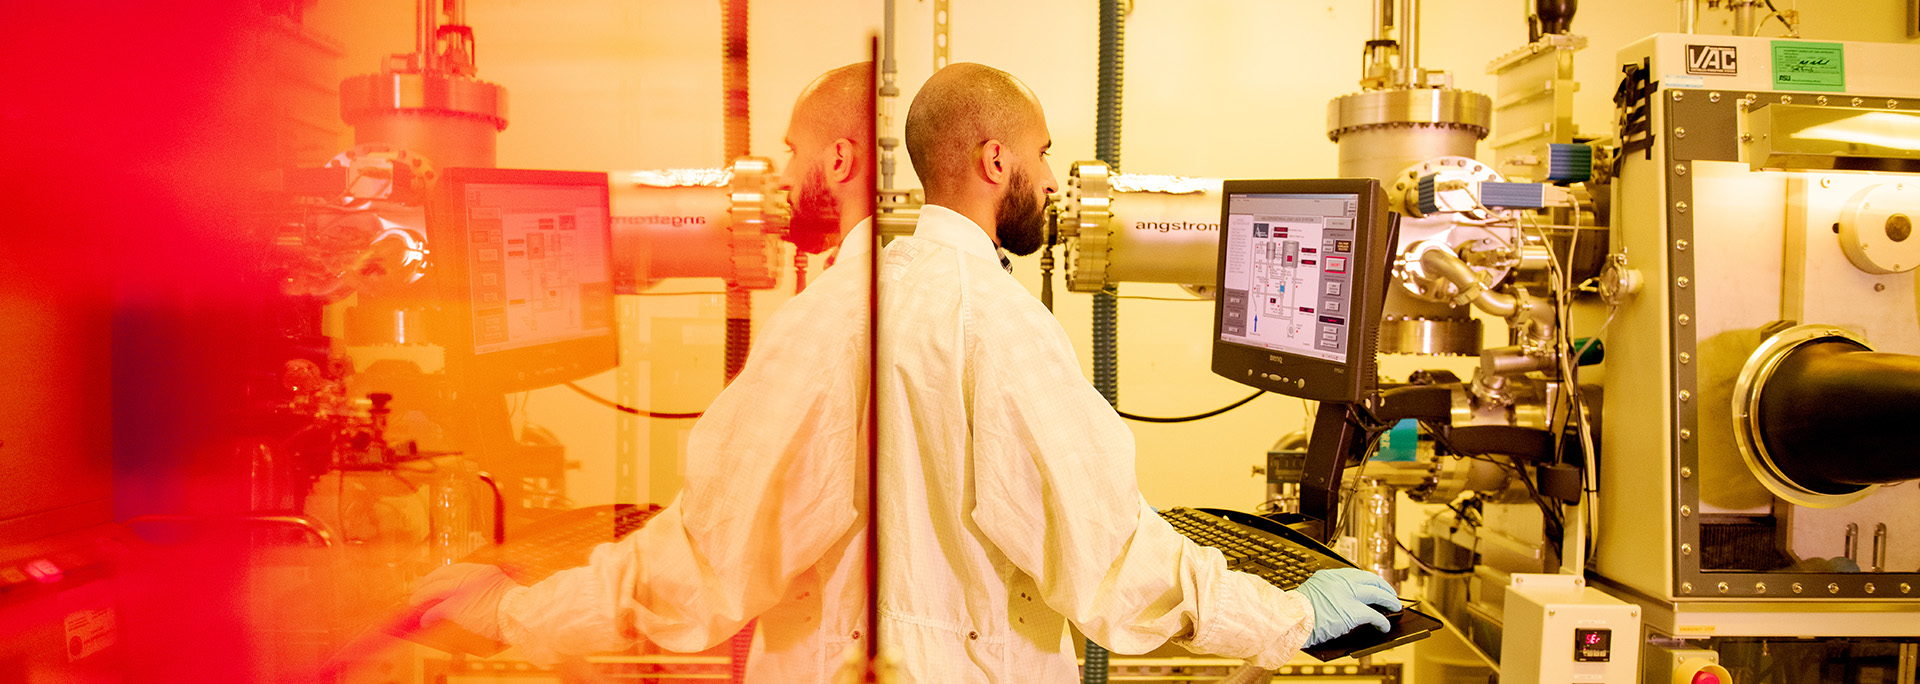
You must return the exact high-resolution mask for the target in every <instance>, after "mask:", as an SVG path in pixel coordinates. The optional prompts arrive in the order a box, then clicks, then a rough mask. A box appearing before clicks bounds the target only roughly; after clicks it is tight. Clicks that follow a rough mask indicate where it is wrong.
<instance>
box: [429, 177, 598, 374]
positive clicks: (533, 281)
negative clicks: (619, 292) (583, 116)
mask: <svg viewBox="0 0 1920 684" xmlns="http://www.w3.org/2000/svg"><path fill="white" fill-rule="evenodd" d="M429 214H430V228H429V230H430V232H431V233H432V235H431V236H430V248H431V249H432V250H433V253H432V255H431V257H430V259H432V263H433V266H432V268H434V269H435V272H436V274H437V276H436V277H437V278H438V281H439V286H438V288H437V289H438V293H439V296H440V302H441V306H440V307H439V309H440V313H441V317H440V318H441V320H442V322H443V324H442V326H441V328H442V330H443V332H444V335H443V338H442V339H440V340H438V341H440V342H442V343H443V344H444V345H445V347H446V350H447V357H448V358H447V364H448V367H449V369H450V370H451V371H453V372H454V373H457V374H458V381H459V382H460V383H461V384H462V385H464V386H466V387H467V388H468V389H470V390H493V391H503V392H514V391H521V390H528V389H534V388H538V387H546V386H549V385H554V384H558V383H561V382H566V381H570V380H576V379H579V378H583V377H586V376H589V375H593V374H595V373H599V372H601V371H604V370H607V369H609V368H612V367H614V365H615V362H616V357H615V354H616V352H615V348H616V342H617V340H616V338H615V336H614V325H613V308H614V307H613V285H612V283H613V278H612V261H611V254H612V233H611V229H610V227H609V223H608V210H607V175H606V174H605V173H589V172H578V171H533V170H523V169H491V168H453V169H447V170H446V173H445V174H444V175H443V176H442V178H441V186H440V188H439V192H438V193H437V194H436V197H435V202H434V204H433V205H432V206H431V207H430V212H429Z"/></svg>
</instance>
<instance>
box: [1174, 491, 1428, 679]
mask: <svg viewBox="0 0 1920 684" xmlns="http://www.w3.org/2000/svg"><path fill="white" fill-rule="evenodd" d="M1160 517H1162V518H1165V519H1166V521H1167V523H1168V524H1170V525H1173V529H1174V530H1176V531H1178V532H1179V533H1180V534H1182V535H1185V536H1186V537H1187V538H1188V539H1191V540H1193V542H1194V543H1196V544H1199V545H1201V546H1210V547H1213V548H1216V549H1219V550H1220V553H1221V554H1223V555H1225V556H1226V557H1227V568H1228V569H1230V570H1238V571H1240V572H1245V573H1249V574H1252V575H1255V576H1257V577H1259V578H1261V579H1264V580H1266V581H1268V582H1270V583H1272V584H1273V585H1274V586H1276V587H1279V588H1281V589H1286V590H1288V591H1292V590H1294V589H1297V588H1299V587H1300V584H1301V583H1303V582H1306V581H1307V578H1308V577H1312V576H1313V573H1315V572H1319V571H1321V570H1326V569H1331V568H1351V567H1354V565H1353V563H1351V562H1348V561H1347V559H1345V558H1342V557H1341V556H1340V554H1337V553H1334V552H1333V550H1332V549H1329V548H1327V547H1326V546H1325V545H1323V544H1321V543H1320V542H1318V541H1316V540H1314V539H1313V538H1312V537H1308V536H1307V535H1305V534H1302V533H1300V532H1299V531H1297V530H1294V529H1292V528H1289V527H1287V526H1285V525H1281V524H1279V523H1276V522H1273V521H1271V520H1268V519H1266V518H1263V517H1260V516H1257V515H1252V514H1249V513H1241V512H1239V511H1229V510H1223V509H1217V508H1169V509H1167V510H1164V511H1160ZM1386 616H1387V620H1388V621H1389V622H1391V623H1393V628H1392V629H1390V630H1388V631H1385V632H1381V631H1378V630H1375V629H1373V628H1371V627H1361V628H1359V629H1356V630H1354V631H1352V632H1350V633H1348V634H1347V635H1346V636H1343V637H1339V638H1337V639H1332V640H1329V641H1327V642H1326V643H1322V644H1317V645H1315V646H1313V647H1311V648H1307V649H1304V650H1305V652H1306V653H1307V655H1310V656H1313V657H1315V658H1318V659H1320V660H1321V661H1323V662H1324V661H1328V660H1333V659H1335V658H1343V657H1348V656H1352V657H1359V656H1364V655H1368V654H1371V653H1376V652H1379V651H1383V650H1386V649H1389V648H1393V647H1395V646H1400V645H1404V644H1410V643H1413V642H1415V641H1419V640H1421V639H1425V638H1427V636H1428V635H1430V634H1432V633H1433V630H1435V629H1438V628H1439V627H1440V626H1441V623H1440V621H1439V620H1437V619H1434V617H1433V616H1430V615H1427V614H1425V613H1421V612H1419V611H1416V610H1413V609H1411V608H1409V609H1404V610H1401V611H1399V612H1395V613H1387V614H1386Z"/></svg>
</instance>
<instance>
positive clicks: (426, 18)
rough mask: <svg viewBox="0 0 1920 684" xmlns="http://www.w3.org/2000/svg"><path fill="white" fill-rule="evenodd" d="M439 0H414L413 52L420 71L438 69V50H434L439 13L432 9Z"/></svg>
mask: <svg viewBox="0 0 1920 684" xmlns="http://www.w3.org/2000/svg"><path fill="white" fill-rule="evenodd" d="M438 2H439V0H414V3H413V5H414V23H413V29H414V36H413V52H414V55H415V57H416V58H417V59H419V60H420V70H421V71H436V70H438V69H439V68H440V55H439V52H440V51H439V50H436V49H434V48H435V44H436V43H438V42H439V41H438V40H437V39H436V36H437V35H438V34H439V33H440V12H439V10H436V9H434V5H435V4H436V3H438Z"/></svg>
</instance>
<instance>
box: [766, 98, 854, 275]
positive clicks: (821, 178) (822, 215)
mask: <svg viewBox="0 0 1920 684" xmlns="http://www.w3.org/2000/svg"><path fill="white" fill-rule="evenodd" d="M811 133H812V132H811V131H806V130H803V129H801V127H800V124H799V121H798V119H797V118H796V121H795V123H794V125H792V126H789V128H788V135H787V165H786V168H785V169H784V170H783V171H781V173H780V180H781V182H782V183H783V184H785V185H786V186H787V202H788V204H789V205H791V206H792V208H793V219H792V223H791V227H790V228H789V229H788V231H787V241H788V242H791V243H793V245H794V247H796V248H798V249H799V250H800V251H802V252H806V253H808V254H818V253H820V252H822V251H825V250H826V249H827V248H829V247H832V246H833V244H832V242H833V238H836V237H838V236H839V234H840V203H839V201H838V200H835V199H834V197H833V189H832V188H831V187H829V185H828V181H827V172H826V170H825V169H824V168H822V163H824V159H823V158H824V157H825V153H824V151H823V150H822V149H820V148H822V147H823V144H822V143H821V142H819V141H818V140H816V138H818V137H819V136H815V135H812V134H811Z"/></svg>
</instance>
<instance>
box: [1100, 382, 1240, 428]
mask: <svg viewBox="0 0 1920 684" xmlns="http://www.w3.org/2000/svg"><path fill="white" fill-rule="evenodd" d="M1266 393H1267V391H1266V390H1259V391H1256V392H1254V393H1253V394H1249V395H1247V398H1245V399H1241V400H1239V401H1236V402H1233V403H1231V404H1227V405H1226V406H1222V407H1220V408H1217V409H1214V410H1212V411H1208V412H1206V413H1196V414H1193V415H1191V416H1177V417H1173V418H1162V417H1158V416H1136V415H1134V414H1131V413H1127V412H1126V411H1122V410H1120V409H1119V408H1118V407H1115V408H1114V409H1113V411H1114V413H1118V414H1120V417H1121V418H1125V419H1127V420H1137V421H1140V422H1142V423H1189V422H1193V421H1196V420H1204V419H1207V418H1212V417H1214V416H1217V415H1220V414H1222V413H1226V412H1228V411H1232V410H1234V409H1237V408H1240V407H1242V406H1245V405H1247V402H1250V401H1253V400H1254V399H1258V398H1259V397H1260V395H1262V394H1266Z"/></svg>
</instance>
